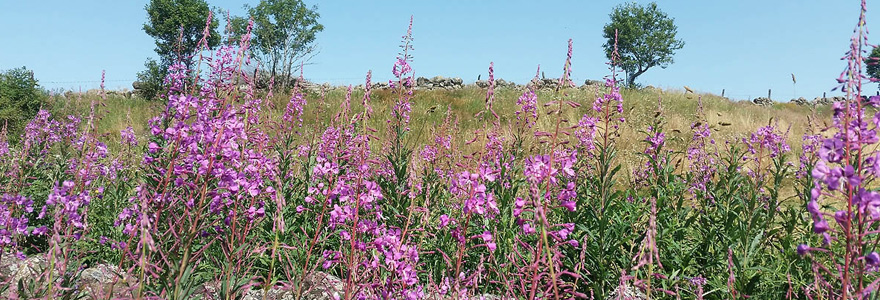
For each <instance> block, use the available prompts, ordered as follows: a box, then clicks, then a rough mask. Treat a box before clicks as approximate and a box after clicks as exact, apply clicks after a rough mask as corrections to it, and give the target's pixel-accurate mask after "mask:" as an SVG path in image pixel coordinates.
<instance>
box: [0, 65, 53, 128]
mask: <svg viewBox="0 0 880 300" xmlns="http://www.w3.org/2000/svg"><path fill="white" fill-rule="evenodd" d="M45 98H46V96H45V93H44V92H43V90H42V89H41V88H40V85H39V84H38V83H37V80H36V79H35V78H34V73H33V71H30V70H28V69H27V68H25V67H21V68H16V69H11V70H6V71H3V72H2V73H0V127H2V126H4V125H5V126H6V129H7V134H8V137H9V139H10V141H12V142H16V141H18V138H19V136H20V135H21V132H22V130H23V129H24V127H25V125H26V124H27V122H28V121H29V120H30V119H32V118H33V117H34V116H35V115H36V114H37V111H39V110H40V107H41V106H42V105H43V101H44V99H45Z"/></svg>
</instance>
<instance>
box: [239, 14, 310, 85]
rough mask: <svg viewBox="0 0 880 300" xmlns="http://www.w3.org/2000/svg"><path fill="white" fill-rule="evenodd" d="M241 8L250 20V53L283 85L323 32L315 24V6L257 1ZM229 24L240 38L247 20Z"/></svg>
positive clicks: (242, 19)
mask: <svg viewBox="0 0 880 300" xmlns="http://www.w3.org/2000/svg"><path fill="white" fill-rule="evenodd" d="M245 9H247V10H248V16H249V17H250V19H252V20H253V28H252V29H251V33H252V34H253V40H252V41H251V54H252V55H253V57H254V58H255V59H256V60H257V61H258V62H259V63H260V65H262V67H263V68H265V69H266V70H268V71H269V72H270V75H271V76H272V77H275V78H276V82H278V81H280V82H281V85H282V87H284V86H286V84H287V83H288V81H289V80H290V78H291V77H292V76H291V75H292V74H293V73H295V72H296V71H297V70H298V69H299V66H300V64H299V63H300V62H303V61H307V60H308V59H309V58H311V56H312V55H313V54H315V51H316V48H315V45H314V42H315V36H316V35H317V33H319V32H321V31H323V30H324V26H323V25H321V24H319V23H318V18H319V17H320V15H319V14H318V12H317V10H318V8H317V6H312V7H308V6H306V5H305V4H304V3H303V2H302V0H261V1H260V3H259V4H257V6H255V7H250V6H248V5H245ZM232 23H233V24H232V25H231V26H232V27H233V30H235V32H236V33H237V34H239V35H240V34H243V33H244V31H245V30H246V28H247V25H248V20H247V19H245V18H241V17H238V18H234V19H233V20H232Z"/></svg>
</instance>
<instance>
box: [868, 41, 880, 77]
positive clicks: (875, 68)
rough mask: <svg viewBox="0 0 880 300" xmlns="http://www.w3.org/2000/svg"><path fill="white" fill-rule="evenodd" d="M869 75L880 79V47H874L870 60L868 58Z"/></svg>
mask: <svg viewBox="0 0 880 300" xmlns="http://www.w3.org/2000/svg"><path fill="white" fill-rule="evenodd" d="M867 65H868V70H867V73H868V76H870V77H871V78H875V79H880V47H874V50H871V55H870V60H868V64H867Z"/></svg>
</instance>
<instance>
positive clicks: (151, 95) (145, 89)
mask: <svg viewBox="0 0 880 300" xmlns="http://www.w3.org/2000/svg"><path fill="white" fill-rule="evenodd" d="M144 68H146V69H145V70H143V71H141V72H139V73H138V74H137V83H136V85H137V88H136V89H135V92H136V93H137V94H138V96H140V97H141V98H144V99H147V100H152V99H156V98H157V97H160V96H161V93H162V91H163V87H162V81H163V80H165V75H167V74H166V70H167V68H164V67H163V66H161V65H160V64H159V63H158V62H156V60H154V59H152V58H149V59H147V61H146V62H145V63H144Z"/></svg>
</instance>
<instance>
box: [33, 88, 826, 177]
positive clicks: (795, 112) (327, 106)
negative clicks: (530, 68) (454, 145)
mask: <svg viewBox="0 0 880 300" xmlns="http://www.w3.org/2000/svg"><path fill="white" fill-rule="evenodd" d="M522 92H523V90H521V89H511V88H502V89H497V90H496V93H495V97H496V100H495V102H494V107H495V109H494V110H495V111H496V112H497V113H498V114H499V116H500V117H501V123H502V125H505V126H503V127H505V128H509V126H507V125H509V124H510V122H511V121H512V120H513V121H515V120H516V116H515V114H514V112H515V111H516V110H517V104H516V100H517V98H518V97H519V96H520V95H521V94H522ZM603 92H605V91H604V88H593V89H591V88H582V89H571V90H569V91H568V93H569V94H570V95H569V97H567V99H573V100H576V101H577V102H579V103H581V104H582V106H581V107H580V108H579V109H578V110H577V111H575V110H568V111H567V115H566V118H567V119H568V120H569V121H570V122H577V120H578V119H580V116H581V115H582V114H584V113H590V112H589V110H591V107H592V103H593V101H594V100H595V98H596V97H597V94H601V93H603ZM346 93H347V89H346V88H333V89H331V90H328V91H326V93H325V94H324V96H321V93H320V92H317V91H311V92H309V93H308V96H307V99H308V105H307V106H306V108H305V110H306V112H305V122H306V124H307V125H308V124H310V123H315V122H318V120H324V121H326V120H330V119H332V117H333V116H335V115H336V114H337V113H338V111H339V110H340V109H339V108H340V105H341V104H342V103H343V101H345V100H344V99H345V96H346ZM621 94H622V95H623V99H624V113H623V115H624V117H625V118H626V123H625V124H624V125H623V126H621V129H620V131H619V132H620V135H621V136H620V139H619V140H618V141H619V144H618V147H619V149H620V150H621V153H620V159H621V160H622V161H621V162H622V165H623V166H624V168H629V169H630V170H631V169H632V166H636V165H638V163H637V160H638V159H639V156H638V155H636V153H638V152H640V151H642V149H643V148H644V144H643V143H641V140H642V139H643V138H644V134H642V133H641V131H642V130H644V129H645V128H646V127H647V126H648V124H650V123H652V121H653V118H654V116H655V115H656V111H657V105H658V100H660V101H662V106H663V108H662V109H663V117H664V120H665V122H666V127H665V129H666V133H667V139H668V141H669V142H668V144H669V146H671V147H669V148H670V149H685V147H684V146H685V144H686V143H688V142H689V141H690V140H691V136H692V134H693V132H692V131H691V130H690V128H691V125H692V124H693V123H694V122H696V121H697V120H698V119H700V118H699V117H698V110H699V109H698V103H699V101H700V100H702V102H703V111H704V114H705V117H706V119H707V120H708V122H709V124H710V125H711V126H712V127H713V138H715V140H716V141H717V142H718V143H723V142H724V141H739V140H741V139H742V138H744V137H747V136H748V135H749V134H750V133H751V132H754V131H755V129H757V128H758V127H761V126H765V125H767V124H768V123H770V122H773V123H774V124H775V125H776V126H777V127H778V128H780V129H781V130H786V129H787V130H788V131H789V133H788V140H789V143H790V145H791V147H792V149H793V150H795V151H798V150H799V149H800V148H801V147H800V144H801V137H802V136H803V134H804V133H805V131H806V130H809V129H808V128H810V126H809V124H808V123H809V120H810V119H811V117H810V116H815V117H814V119H817V120H827V119H828V116H829V115H830V112H829V107H827V106H820V107H817V108H811V107H808V106H799V105H796V104H794V103H775V104H774V105H773V106H769V107H767V106H758V105H754V104H752V103H749V102H744V101H739V102H732V101H730V100H729V99H727V98H722V97H720V96H717V95H713V94H693V93H690V92H686V91H682V90H659V89H653V88H648V89H638V90H636V89H624V90H622V91H621ZM362 97H363V90H353V91H352V95H351V107H352V109H353V110H354V111H356V112H357V111H361V110H362V107H361V99H362ZM485 98H486V90H485V89H481V88H477V87H473V86H469V87H467V88H464V89H459V90H423V91H415V94H414V100H413V101H412V103H413V114H412V126H411V127H412V130H413V131H414V132H416V133H417V134H415V135H414V136H415V137H416V138H418V139H422V140H419V141H415V142H417V143H418V144H423V143H424V142H425V139H430V138H431V136H432V135H431V134H430V133H431V132H430V131H431V130H432V128H435V127H436V126H437V125H439V124H441V123H442V122H443V120H444V118H445V116H446V113H447V111H448V112H449V113H450V114H451V115H452V116H453V119H455V120H458V127H459V129H460V131H461V134H459V135H458V136H457V137H456V138H457V139H459V141H460V142H461V141H465V140H470V139H472V138H473V137H474V134H475V133H476V132H477V131H478V130H480V129H483V128H484V124H486V122H485V121H481V120H479V119H478V118H476V117H475V115H476V114H477V113H478V112H479V111H481V110H482V109H484V108H485ZM556 98H558V95H556V93H555V92H554V91H552V90H541V91H539V92H538V102H539V111H541V112H542V113H543V108H544V107H543V105H541V104H544V103H547V102H549V101H552V100H553V99H556ZM395 99H396V96H395V95H393V94H392V93H391V91H390V90H375V91H373V95H372V102H371V103H372V107H373V109H374V115H376V116H380V117H379V118H374V119H373V124H372V127H374V128H384V126H385V125H384V124H383V123H384V122H385V121H384V120H385V119H386V118H385V117H384V116H387V115H388V114H390V109H391V107H392V105H393V104H394V101H395ZM271 100H272V101H271V103H269V105H268V106H267V107H266V112H267V115H268V116H269V118H272V119H273V120H276V121H277V120H280V116H281V114H283V112H284V108H285V107H286V105H287V102H288V100H289V95H275V96H273V97H272V98H271ZM93 101H95V103H97V105H98V106H97V112H98V113H99V115H100V116H101V119H100V120H99V122H98V125H97V128H98V131H99V132H100V133H103V134H107V135H108V136H107V138H110V139H111V140H112V139H115V138H118V132H119V131H120V130H122V129H125V128H126V127H127V126H129V125H130V126H132V127H133V128H134V129H135V132H137V133H138V134H139V135H140V134H142V133H144V128H145V127H146V125H147V121H148V120H149V119H150V118H151V117H153V116H157V115H158V114H159V113H160V112H161V110H162V109H164V103H161V102H160V101H146V100H143V99H137V98H132V99H128V98H123V97H119V96H113V95H108V96H107V97H106V100H102V98H101V97H99V96H95V95H77V96H73V97H68V98H65V97H55V98H52V99H51V100H50V104H49V105H50V107H51V110H52V111H53V112H54V113H56V114H59V113H60V114H64V115H66V114H74V115H88V111H89V107H90V104H91V103H92V102H93ZM542 115H543V114H539V120H538V123H537V126H538V127H539V129H541V130H547V129H548V127H549V126H550V125H551V123H552V122H551V120H550V118H546V117H543V116H542ZM825 122H827V121H825ZM814 123H815V122H814ZM818 123H819V124H818V125H819V126H824V124H825V123H823V122H822V121H819V122H818ZM815 127H816V126H814V128H815ZM306 128H312V127H311V126H306ZM307 130H308V129H307ZM508 131H509V129H508ZM384 132H385V131H384V130H380V131H379V133H378V134H380V135H381V134H383V133H384ZM506 134H507V135H508V136H509V135H510V132H507V133H506ZM111 145H112V143H111ZM111 147H112V146H111ZM626 173H627V174H631V173H632V172H626Z"/></svg>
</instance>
